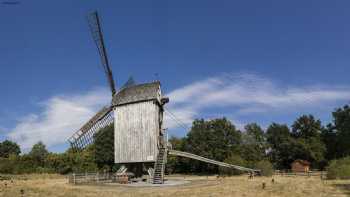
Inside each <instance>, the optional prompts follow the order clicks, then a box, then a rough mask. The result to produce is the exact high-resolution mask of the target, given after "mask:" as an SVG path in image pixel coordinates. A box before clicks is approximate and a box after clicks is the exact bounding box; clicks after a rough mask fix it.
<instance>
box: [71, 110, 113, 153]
mask: <svg viewBox="0 0 350 197" xmlns="http://www.w3.org/2000/svg"><path fill="white" fill-rule="evenodd" d="M113 123H114V115H113V108H112V107H103V108H102V109H101V110H100V111H98V112H97V113H96V115H94V116H93V117H92V118H91V119H90V120H89V121H88V122H87V123H85V124H84V125H83V126H82V127H81V128H80V129H79V130H78V131H76V132H75V133H74V134H73V135H72V136H71V137H70V138H69V139H68V142H69V143H70V145H71V147H72V148H73V149H74V150H82V149H84V148H86V147H87V146H88V145H90V144H92V143H93V142H94V135H95V134H96V133H97V132H98V131H99V130H100V129H103V128H105V127H107V126H109V125H111V124H113Z"/></svg>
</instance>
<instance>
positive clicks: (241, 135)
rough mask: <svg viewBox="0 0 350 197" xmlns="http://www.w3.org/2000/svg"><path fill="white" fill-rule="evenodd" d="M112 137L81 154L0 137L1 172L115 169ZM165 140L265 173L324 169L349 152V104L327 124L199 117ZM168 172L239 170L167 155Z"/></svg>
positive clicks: (306, 118) (305, 119) (105, 133)
mask: <svg viewBox="0 0 350 197" xmlns="http://www.w3.org/2000/svg"><path fill="white" fill-rule="evenodd" d="M113 135H114V129H113V125H112V126H109V127H106V128H104V129H101V130H100V131H99V132H98V134H97V135H95V136H94V138H95V139H94V141H95V142H94V144H92V145H90V146H89V147H87V148H86V149H84V150H82V151H79V152H76V151H73V150H72V149H68V150H66V151H65V152H63V153H51V152H49V151H47V149H46V147H45V145H44V144H43V143H42V142H39V143H37V144H35V145H34V146H33V147H32V149H31V151H29V152H28V153H24V154H20V153H21V150H20V147H19V146H18V145H17V144H16V143H14V142H11V141H8V140H6V141H3V142H2V143H0V173H31V172H55V173H62V174H65V173H70V172H86V171H98V170H108V171H115V170H117V169H118V167H119V166H118V165H116V164H114V143H113V140H114V136H113ZM169 142H170V143H171V144H172V147H173V149H175V150H180V151H186V152H190V153H193V154H197V155H200V156H203V157H207V158H210V159H214V160H218V161H224V162H227V163H232V164H235V165H242V166H245V167H251V168H257V169H266V171H271V170H272V168H273V169H289V168H290V167H291V166H290V165H291V163H292V162H293V161H295V160H297V159H302V160H307V161H309V162H310V163H311V168H313V169H325V168H327V166H329V165H330V164H333V165H335V166H337V165H336V164H335V163H336V162H337V161H338V160H339V159H341V158H345V157H348V156H350V107H349V106H348V105H345V106H343V107H340V108H337V109H335V110H334V111H333V112H332V121H331V122H330V123H328V124H326V125H323V124H322V122H321V121H320V120H319V119H317V118H315V117H314V116H313V115H302V116H300V117H298V118H297V119H296V120H295V121H294V122H293V124H292V125H290V126H288V125H286V124H279V123H271V124H270V125H269V126H268V127H267V128H266V129H263V128H262V127H261V126H259V125H258V124H257V123H250V124H247V125H245V127H244V129H243V130H239V129H237V128H236V127H235V125H234V124H232V122H230V121H229V120H228V119H226V118H218V119H213V120H204V119H197V120H194V121H193V123H192V126H191V128H190V130H189V131H188V133H187V135H186V136H185V137H181V138H178V137H171V138H170V139H169ZM345 161H350V159H347V160H346V159H345ZM339 163H342V162H339V161H338V164H339ZM345 163H346V162H345ZM347 164H348V163H347ZM347 166H349V165H347ZM167 172H169V173H206V174H210V173H238V172H234V171H227V169H221V168H218V167H217V166H214V165H211V164H206V163H202V162H200V161H194V160H190V159H187V158H180V157H172V156H170V157H169V158H168V165H167ZM349 172H350V169H349Z"/></svg>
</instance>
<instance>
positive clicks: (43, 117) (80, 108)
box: [8, 89, 110, 150]
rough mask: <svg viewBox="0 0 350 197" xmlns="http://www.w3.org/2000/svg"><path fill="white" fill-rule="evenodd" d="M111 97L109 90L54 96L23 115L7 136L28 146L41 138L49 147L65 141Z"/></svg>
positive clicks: (25, 147)
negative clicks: (33, 110) (39, 108)
mask: <svg viewBox="0 0 350 197" xmlns="http://www.w3.org/2000/svg"><path fill="white" fill-rule="evenodd" d="M109 101H110V97H109V96H108V92H107V90H104V89H95V90H92V91H90V92H87V93H85V94H73V95H62V96H55V97H52V98H50V99H48V100H47V101H45V102H42V103H40V105H41V107H42V111H41V112H39V113H33V114H28V115H27V116H25V117H23V118H21V119H20V120H19V121H18V123H17V125H16V126H15V127H14V128H13V129H12V132H10V133H9V134H8V137H9V138H10V139H12V140H14V141H16V142H17V143H19V144H20V145H21V148H22V149H24V150H28V149H29V148H31V147H32V145H33V144H35V143H37V142H38V141H39V140H40V141H43V142H44V143H45V144H46V145H47V146H48V147H50V146H53V145H57V144H62V143H65V142H66V140H67V138H68V137H69V136H70V135H72V134H73V133H74V132H75V131H76V130H77V129H79V128H80V127H81V126H82V124H84V123H85V122H86V121H87V120H88V119H89V118H91V117H92V116H93V115H94V114H95V112H96V111H97V110H99V108H100V107H102V106H103V105H106V104H108V102H109Z"/></svg>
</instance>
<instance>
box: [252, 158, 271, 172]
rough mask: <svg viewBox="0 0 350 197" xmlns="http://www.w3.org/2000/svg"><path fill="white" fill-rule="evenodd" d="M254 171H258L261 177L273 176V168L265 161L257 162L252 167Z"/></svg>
mask: <svg viewBox="0 0 350 197" xmlns="http://www.w3.org/2000/svg"><path fill="white" fill-rule="evenodd" d="M254 167H255V169H257V170H260V175H261V176H272V175H273V171H274V169H273V167H272V164H271V163H270V162H269V161H267V160H262V161H259V162H258V163H256V164H255V165H254Z"/></svg>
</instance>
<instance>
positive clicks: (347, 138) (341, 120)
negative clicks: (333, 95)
mask: <svg viewBox="0 0 350 197" xmlns="http://www.w3.org/2000/svg"><path fill="white" fill-rule="evenodd" d="M332 116H333V123H332V124H330V125H329V126H328V129H329V130H328V133H327V134H328V136H332V137H333V138H332V140H330V141H327V140H325V142H326V143H327V147H332V146H333V145H334V143H336V147H337V148H336V149H330V150H329V151H330V152H328V155H329V156H330V155H333V157H334V158H341V157H345V156H349V155H350V143H349V142H350V107H349V105H345V106H344V107H342V108H338V109H336V110H335V111H334V112H333V113H332ZM326 136H327V135H326ZM324 139H325V138H324Z"/></svg>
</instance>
